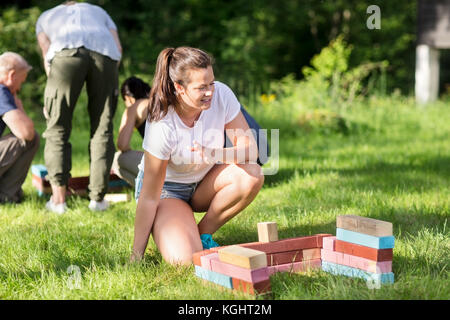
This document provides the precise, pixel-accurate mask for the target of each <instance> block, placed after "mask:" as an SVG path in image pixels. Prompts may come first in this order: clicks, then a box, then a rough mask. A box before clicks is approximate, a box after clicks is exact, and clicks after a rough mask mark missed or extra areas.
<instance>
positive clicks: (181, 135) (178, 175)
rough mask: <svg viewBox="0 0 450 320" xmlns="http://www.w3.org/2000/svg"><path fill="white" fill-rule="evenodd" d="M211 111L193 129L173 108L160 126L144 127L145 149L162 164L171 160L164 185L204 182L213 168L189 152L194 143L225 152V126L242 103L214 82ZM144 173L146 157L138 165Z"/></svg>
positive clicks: (228, 90)
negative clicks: (162, 161) (167, 183)
mask: <svg viewBox="0 0 450 320" xmlns="http://www.w3.org/2000/svg"><path fill="white" fill-rule="evenodd" d="M214 83H215V90H214V93H213V97H212V101H211V107H210V108H209V109H207V110H203V111H202V113H201V114H200V117H199V118H198V120H197V121H196V122H195V124H194V126H193V127H192V128H189V127H188V126H186V125H185V124H184V123H183V121H182V120H181V119H180V117H179V116H178V114H177V113H176V112H175V110H174V109H173V108H169V111H168V113H167V115H166V116H165V117H164V118H162V119H161V120H159V121H157V122H148V121H147V123H146V125H145V136H144V142H143V143H142V147H143V148H144V150H145V151H147V152H149V153H150V154H151V155H153V156H155V157H156V158H158V159H161V160H169V163H168V165H167V170H166V178H165V181H170V182H178V183H194V182H199V181H201V180H202V179H203V178H204V176H205V175H206V174H207V173H208V171H209V170H211V168H212V167H213V166H214V164H207V163H203V162H202V161H201V159H199V157H196V156H197V154H196V153H193V152H191V151H190V147H192V146H193V141H194V140H195V141H197V142H198V143H199V144H200V145H202V146H204V147H207V148H223V145H224V129H225V124H227V123H229V122H231V121H232V120H233V119H234V118H235V117H236V116H237V115H238V114H239V112H240V107H241V105H240V103H239V101H238V99H237V98H236V96H235V95H234V93H233V91H231V89H230V88H229V87H228V86H227V85H225V84H223V83H221V82H219V81H215V82H214ZM139 169H140V170H142V171H143V170H144V157H142V161H141V163H140V165H139Z"/></svg>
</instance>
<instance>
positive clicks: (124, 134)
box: [117, 103, 136, 152]
mask: <svg viewBox="0 0 450 320" xmlns="http://www.w3.org/2000/svg"><path fill="white" fill-rule="evenodd" d="M135 123H136V103H135V104H133V105H132V106H130V107H128V108H126V109H125V111H124V112H123V114H122V119H121V120H120V126H119V134H118V136H117V148H118V149H119V150H120V151H122V152H125V151H128V150H130V149H131V148H130V141H131V136H132V135H133V130H134V127H135Z"/></svg>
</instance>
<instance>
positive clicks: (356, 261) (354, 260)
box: [322, 249, 392, 273]
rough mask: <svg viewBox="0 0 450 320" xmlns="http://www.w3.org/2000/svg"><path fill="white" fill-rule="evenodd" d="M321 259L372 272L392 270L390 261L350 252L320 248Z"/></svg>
mask: <svg viewBox="0 0 450 320" xmlns="http://www.w3.org/2000/svg"><path fill="white" fill-rule="evenodd" d="M322 260H323V261H328V262H332V263H337V264H342V265H344V266H348V267H353V268H357V269H361V270H364V271H368V272H372V273H389V272H392V261H379V262H377V261H374V260H369V259H365V258H361V257H357V256H352V255H350V254H345V253H341V252H336V251H330V250H326V249H322Z"/></svg>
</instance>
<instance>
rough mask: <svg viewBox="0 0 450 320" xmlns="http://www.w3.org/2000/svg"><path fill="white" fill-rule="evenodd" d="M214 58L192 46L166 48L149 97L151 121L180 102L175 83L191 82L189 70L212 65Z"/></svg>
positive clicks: (160, 57) (158, 62)
mask: <svg viewBox="0 0 450 320" xmlns="http://www.w3.org/2000/svg"><path fill="white" fill-rule="evenodd" d="M212 64H213V58H212V57H211V56H210V55H208V54H207V53H206V52H204V51H202V50H200V49H197V48H191V47H178V48H166V49H164V50H163V51H161V52H160V54H159V56H158V60H157V61H156V70H155V76H154V78H153V87H152V90H151V91H150V97H149V100H150V101H149V112H148V119H149V121H158V120H160V119H161V118H162V117H164V116H165V115H166V114H167V112H168V111H169V106H172V107H176V106H177V104H178V100H177V96H176V90H175V85H174V83H175V82H176V83H178V84H180V85H182V86H184V87H185V86H186V85H188V84H189V81H190V79H189V74H188V71H190V70H191V69H195V68H203V69H206V68H208V67H209V66H212Z"/></svg>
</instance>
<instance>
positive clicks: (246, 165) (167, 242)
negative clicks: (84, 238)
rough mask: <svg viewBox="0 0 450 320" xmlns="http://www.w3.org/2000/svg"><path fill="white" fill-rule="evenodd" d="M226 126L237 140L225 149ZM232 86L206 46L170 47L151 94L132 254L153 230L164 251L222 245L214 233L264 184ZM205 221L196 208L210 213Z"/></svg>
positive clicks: (184, 258) (183, 260)
mask: <svg viewBox="0 0 450 320" xmlns="http://www.w3.org/2000/svg"><path fill="white" fill-rule="evenodd" d="M224 129H225V130H226V132H227V136H228V138H229V139H230V141H232V142H233V147H230V148H224V147H223V146H224V134H223V132H224ZM248 132H250V131H249V127H248V124H247V122H246V120H245V118H244V116H243V114H242V113H241V111H240V103H239V101H238V100H237V98H236V96H235V95H234V93H233V92H232V91H231V89H230V88H229V87H228V86H226V85H225V84H223V83H221V82H219V81H215V79H214V72H213V68H212V58H211V57H210V56H209V55H208V54H207V53H205V52H203V51H202V50H200V49H196V48H190V47H179V48H176V49H174V48H166V49H164V50H163V51H161V53H160V54H159V56H158V60H157V65H156V71H155V76H154V79H153V86H152V90H151V92H150V97H149V116H148V120H147V123H146V128H145V137H144V142H143V148H144V150H145V152H144V156H143V158H142V161H141V164H140V171H139V174H138V178H137V179H136V199H137V200H138V203H137V208H136V219H135V226H134V244H133V254H132V256H131V260H132V261H135V260H140V259H142V257H143V256H144V252H145V249H146V247H147V243H148V239H149V236H150V233H152V235H153V239H154V241H155V243H156V246H157V247H158V249H159V250H160V252H161V254H162V256H163V258H164V259H165V260H166V261H167V262H169V263H173V264H189V263H191V262H192V254H193V253H194V252H197V251H201V250H202V249H206V248H210V247H214V246H218V244H217V243H215V242H214V241H213V240H212V238H211V235H212V234H213V233H214V232H216V231H217V230H218V229H219V228H220V227H221V226H223V225H224V224H225V223H226V222H227V221H228V220H230V219H231V218H233V217H234V216H235V215H237V214H238V213H239V212H241V211H242V210H243V209H244V208H245V207H247V206H248V205H249V204H250V203H251V202H252V201H253V199H254V198H255V197H256V195H257V194H258V192H259V190H260V189H261V187H262V185H263V183H264V176H263V174H262V170H261V167H260V166H259V165H258V164H257V162H256V160H257V157H258V150H257V145H256V141H255V139H254V137H253V135H252V134H251V132H250V134H247V133H248ZM205 211H206V214H205V215H204V216H203V218H202V219H201V221H200V222H199V224H198V225H197V223H196V221H195V218H194V214H193V212H205Z"/></svg>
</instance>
